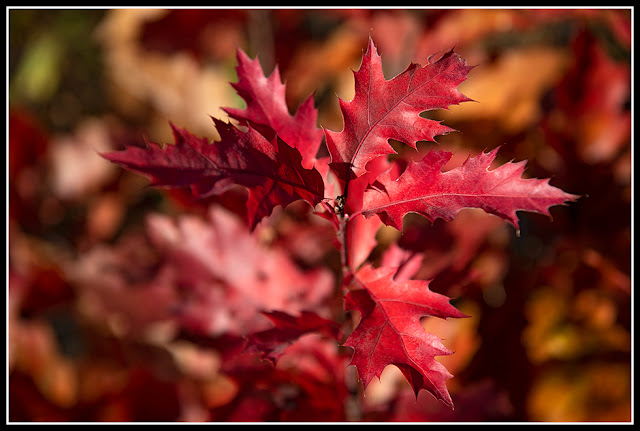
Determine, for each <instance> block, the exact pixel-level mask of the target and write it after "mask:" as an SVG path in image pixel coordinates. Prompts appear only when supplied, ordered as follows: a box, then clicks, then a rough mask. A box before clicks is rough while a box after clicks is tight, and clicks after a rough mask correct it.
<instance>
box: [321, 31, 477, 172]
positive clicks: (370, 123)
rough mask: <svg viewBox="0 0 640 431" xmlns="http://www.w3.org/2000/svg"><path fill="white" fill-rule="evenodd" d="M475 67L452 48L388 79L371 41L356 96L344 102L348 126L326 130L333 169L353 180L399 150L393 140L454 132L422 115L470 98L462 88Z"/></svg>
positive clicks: (413, 140)
mask: <svg viewBox="0 0 640 431" xmlns="http://www.w3.org/2000/svg"><path fill="white" fill-rule="evenodd" d="M470 70H471V67H470V66H467V64H466V62H465V61H464V60H462V59H461V58H460V57H459V56H458V55H457V54H455V53H454V52H453V51H449V52H447V53H446V54H444V55H443V56H442V57H441V58H440V59H439V60H437V61H435V62H433V63H431V62H430V63H428V64H426V65H425V66H420V65H418V64H411V65H409V67H408V68H407V69H406V70H405V71H404V72H402V73H401V74H400V75H398V76H396V77H395V78H393V79H391V80H389V81H387V80H386V79H385V77H384V74H383V72H382V65H381V59H380V56H379V55H378V53H377V51H376V47H375V45H374V44H373V41H372V40H371V39H369V48H368V49H367V52H366V53H365V55H364V57H363V59H362V64H361V66H360V68H359V69H358V71H357V72H354V78H355V96H354V98H353V100H352V101H350V102H345V101H343V100H340V109H341V111H342V115H343V118H344V127H343V130H342V131H341V132H333V131H330V130H325V136H326V140H327V147H328V149H329V154H330V155H331V167H332V169H333V170H334V171H335V172H336V173H337V175H338V177H339V178H341V179H342V180H344V181H346V182H348V181H350V180H351V179H352V178H353V176H354V175H355V177H359V176H361V175H362V174H363V173H364V172H366V164H367V163H368V162H369V161H371V160H373V159H374V158H376V157H378V156H382V155H386V154H392V153H394V150H393V148H392V147H391V145H390V144H389V143H388V140H389V139H395V140H398V141H401V142H404V143H406V144H408V145H410V146H412V147H414V148H415V146H416V143H417V142H418V141H423V140H426V141H433V140H434V137H435V136H437V135H441V134H444V133H447V132H450V131H451V130H452V129H451V128H449V127H447V126H444V125H441V124H440V123H439V122H437V121H434V120H430V119H427V118H423V117H421V116H420V115H419V114H420V113H421V112H424V111H428V110H432V109H439V108H446V107H447V106H449V105H454V104H459V103H461V102H465V101H468V100H470V99H468V98H467V97H466V96H464V95H463V94H462V93H460V92H459V91H458V90H457V87H458V85H459V84H460V83H461V82H462V81H464V80H465V79H466V77H467V74H468V73H469V71H470Z"/></svg>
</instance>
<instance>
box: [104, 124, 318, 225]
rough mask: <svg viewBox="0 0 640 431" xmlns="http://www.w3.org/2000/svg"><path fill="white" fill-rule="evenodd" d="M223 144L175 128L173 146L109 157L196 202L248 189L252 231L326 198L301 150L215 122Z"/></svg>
mask: <svg viewBox="0 0 640 431" xmlns="http://www.w3.org/2000/svg"><path fill="white" fill-rule="evenodd" d="M213 121H214V123H215V125H216V128H217V130H218V133H219V134H220V141H214V142H212V143H209V142H208V141H207V140H206V139H203V138H197V137H195V136H194V135H192V134H191V133H189V132H187V131H186V130H182V129H179V128H177V127H175V126H173V125H172V126H171V127H172V129H173V135H174V138H175V145H166V146H165V147H164V148H162V147H160V146H159V145H157V144H154V143H150V144H149V145H148V146H147V148H140V147H133V146H130V147H127V148H126V149H125V150H123V151H116V152H111V153H106V154H103V156H104V157H105V158H107V159H108V160H111V161H112V162H114V163H117V164H119V165H121V166H124V167H126V168H128V169H130V170H132V171H136V172H140V173H142V174H145V175H147V176H149V177H150V179H151V184H152V185H156V186H168V187H191V190H192V192H193V194H194V195H195V196H196V197H206V196H209V195H213V194H216V195H217V194H220V193H223V192H225V191H226V190H228V189H229V188H231V187H232V186H234V185H241V186H245V187H247V188H248V189H249V198H248V201H247V214H248V217H249V225H250V227H251V228H252V229H253V228H255V226H256V225H257V223H258V222H259V221H260V220H261V219H262V218H263V217H266V216H269V215H270V214H271V212H272V211H273V209H274V208H275V207H276V206H278V205H282V206H283V207H284V206H287V205H288V204H290V203H292V202H294V201H297V200H300V199H303V200H305V201H307V202H308V203H310V204H311V205H315V204H317V203H318V202H320V201H321V200H322V198H323V196H324V183H323V181H322V176H321V175H320V174H319V173H318V171H317V170H315V169H304V168H303V167H302V164H301V161H302V157H301V155H300V153H299V152H298V150H296V149H295V148H292V147H290V146H288V145H287V144H285V143H284V142H283V141H282V140H281V139H280V138H279V137H278V136H274V137H273V139H272V140H271V141H269V140H267V139H266V138H265V137H264V136H262V135H261V134H260V133H258V132H257V131H255V129H253V128H251V127H249V128H248V130H247V131H246V132H243V131H241V130H239V129H237V128H236V127H234V126H233V125H231V124H227V123H224V122H222V121H220V120H216V119H215V118H214V119H213Z"/></svg>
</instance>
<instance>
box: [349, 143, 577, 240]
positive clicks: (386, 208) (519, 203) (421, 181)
mask: <svg viewBox="0 0 640 431" xmlns="http://www.w3.org/2000/svg"><path fill="white" fill-rule="evenodd" d="M498 149H499V148H496V149H494V150H492V151H490V152H488V153H481V154H479V155H477V156H476V157H470V158H468V159H467V160H466V161H465V162H464V163H463V164H462V166H460V167H458V168H454V169H451V170H449V171H447V172H442V171H441V169H442V167H443V166H444V165H445V163H447V161H449V159H450V158H451V155H452V154H451V153H449V152H447V151H439V152H434V151H430V152H429V153H428V154H427V155H426V156H425V157H424V158H423V159H422V160H421V161H419V162H414V163H411V164H409V166H408V167H407V169H406V170H405V171H404V172H403V173H402V174H401V175H400V176H399V177H398V178H397V179H395V178H394V175H393V171H392V169H389V170H388V171H386V172H383V173H382V174H380V175H379V176H378V178H377V180H376V182H375V183H374V184H373V185H372V187H370V188H369V189H367V190H366V192H365V195H364V199H363V204H362V208H361V210H360V211H359V212H361V213H362V214H363V215H364V216H365V217H370V216H372V215H373V214H378V216H380V219H381V220H382V221H383V222H384V223H385V224H387V225H390V226H393V227H395V228H397V229H399V230H401V229H402V219H403V217H404V216H405V215H406V214H407V213H409V212H415V213H419V214H422V215H424V216H426V217H427V218H428V219H429V220H431V221H433V220H435V219H437V218H442V219H444V220H447V221H450V220H452V219H453V218H454V217H455V216H456V215H457V214H458V212H459V211H460V210H462V209H463V208H481V209H483V210H484V211H486V212H488V213H490V214H495V215H497V216H499V217H501V218H503V219H506V220H508V221H509V222H511V224H513V225H514V226H515V227H516V229H518V228H519V224H518V217H517V215H516V212H517V211H530V212H536V213H540V214H547V215H550V213H549V207H551V206H553V205H560V204H563V203H564V202H566V201H570V200H575V199H577V198H578V196H576V195H572V194H570V193H566V192H564V191H562V190H561V189H559V188H556V187H553V186H551V185H550V184H549V179H536V178H521V175H522V174H523V172H524V165H525V163H526V162H525V161H523V162H517V163H513V162H508V163H505V164H503V165H501V166H499V167H498V168H496V169H494V170H491V171H490V170H489V166H490V165H491V163H492V162H493V161H494V159H495V157H496V154H497V152H498Z"/></svg>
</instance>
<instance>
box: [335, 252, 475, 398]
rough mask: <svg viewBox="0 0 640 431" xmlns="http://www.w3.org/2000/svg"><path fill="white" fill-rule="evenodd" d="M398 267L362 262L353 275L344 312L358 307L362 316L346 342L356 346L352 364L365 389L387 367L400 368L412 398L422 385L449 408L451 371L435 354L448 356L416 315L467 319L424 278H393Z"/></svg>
mask: <svg viewBox="0 0 640 431" xmlns="http://www.w3.org/2000/svg"><path fill="white" fill-rule="evenodd" d="M395 273H396V268H390V267H381V268H377V269H373V268H372V267H371V266H369V265H368V266H364V267H363V268H361V269H360V270H359V271H358V272H357V273H356V274H355V275H354V277H353V280H352V285H353V286H354V287H353V289H352V290H351V291H350V292H349V293H348V294H347V295H346V296H345V302H346V306H345V308H346V309H347V310H357V311H359V312H360V314H361V320H360V323H359V324H358V326H357V327H356V328H355V330H354V331H353V332H352V333H351V335H350V336H349V338H348V339H347V340H346V341H345V343H344V345H345V346H349V347H351V348H353V349H354V354H353V357H352V359H351V363H350V365H355V366H356V368H357V369H358V375H359V377H360V379H361V380H362V382H363V383H364V386H365V387H366V386H367V385H368V384H369V382H370V381H371V379H373V377H374V376H376V377H378V378H379V377H380V375H381V373H382V371H383V370H384V368H385V367H386V366H387V365H390V364H392V365H395V366H396V367H398V368H399V369H400V370H401V371H402V373H403V374H404V376H405V377H406V379H407V380H408V382H409V383H410V384H411V387H412V388H413V390H414V392H415V393H416V396H417V394H418V392H419V391H420V390H421V389H426V390H427V391H429V392H430V393H432V394H433V395H434V396H435V397H436V398H438V399H439V400H442V401H443V402H444V403H446V404H447V405H449V406H453V403H452V401H451V397H450V396H449V391H448V390H447V386H446V380H447V379H448V378H450V377H452V375H451V373H449V372H448V371H447V369H446V368H445V367H444V366H443V365H442V364H441V363H439V362H438V361H436V360H435V357H436V356H441V355H449V354H451V353H452V352H451V351H450V350H449V349H447V348H446V347H445V346H444V345H443V344H442V342H441V340H440V338H439V337H437V336H436V335H433V334H429V333H427V332H426V331H425V330H424V328H423V327H422V324H421V323H420V318H422V317H425V316H435V317H440V318H443V319H446V318H447V317H466V316H465V315H464V314H462V313H461V312H459V311H458V310H456V308H455V307H453V306H452V305H451V304H450V303H449V298H447V297H446V296H444V295H441V294H439V293H436V292H432V291H431V290H429V282H427V281H424V280H406V281H400V282H398V281H395V280H394V279H393V276H394V275H395Z"/></svg>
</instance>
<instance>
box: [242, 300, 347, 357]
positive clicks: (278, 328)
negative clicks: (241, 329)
mask: <svg viewBox="0 0 640 431" xmlns="http://www.w3.org/2000/svg"><path fill="white" fill-rule="evenodd" d="M262 314H264V315H265V316H267V317H268V318H269V320H271V322H273V324H274V325H275V327H273V328H271V329H267V330H264V331H260V332H257V333H254V334H251V335H249V336H248V337H247V350H248V351H259V352H261V354H262V357H263V358H265V359H268V360H269V361H271V362H272V363H273V364H274V365H275V364H276V362H277V361H278V359H280V357H281V356H282V355H283V354H284V350H285V349H286V348H287V347H289V346H290V345H291V344H293V342H295V341H296V340H297V339H298V338H300V337H301V336H303V335H305V334H309V333H322V334H324V335H326V336H328V337H331V338H335V339H337V338H339V333H340V327H339V326H338V324H337V323H336V322H334V321H332V320H327V319H325V318H322V317H320V316H318V315H317V314H316V313H313V312H310V311H303V312H302V313H301V314H300V316H298V317H294V316H291V315H289V314H287V313H283V312H282V311H272V312H263V313H262Z"/></svg>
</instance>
